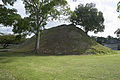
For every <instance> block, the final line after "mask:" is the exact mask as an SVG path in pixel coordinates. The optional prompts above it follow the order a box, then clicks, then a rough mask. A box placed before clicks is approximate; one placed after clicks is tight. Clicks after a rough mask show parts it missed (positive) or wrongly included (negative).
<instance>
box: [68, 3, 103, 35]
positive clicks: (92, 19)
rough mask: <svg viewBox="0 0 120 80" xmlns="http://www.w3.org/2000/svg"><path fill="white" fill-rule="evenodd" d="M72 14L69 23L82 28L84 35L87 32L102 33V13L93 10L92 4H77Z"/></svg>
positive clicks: (93, 5)
mask: <svg viewBox="0 0 120 80" xmlns="http://www.w3.org/2000/svg"><path fill="white" fill-rule="evenodd" d="M74 12H75V14H74V15H71V17H70V21H71V22H72V24H74V25H80V26H82V28H83V29H84V31H85V32H86V33H88V31H94V33H97V32H102V31H103V30H104V29H105V26H104V17H103V13H102V12H101V11H98V9H97V8H95V4H94V3H87V4H86V5H83V4H79V5H78V7H77V8H76V9H75V10H74Z"/></svg>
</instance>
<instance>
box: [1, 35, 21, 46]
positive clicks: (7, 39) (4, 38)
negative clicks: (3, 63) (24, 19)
mask: <svg viewBox="0 0 120 80" xmlns="http://www.w3.org/2000/svg"><path fill="white" fill-rule="evenodd" d="M19 41H20V39H17V38H16V36H15V35H12V34H9V35H0V44H1V46H2V47H3V48H7V47H8V46H9V45H10V44H15V43H17V42H19Z"/></svg>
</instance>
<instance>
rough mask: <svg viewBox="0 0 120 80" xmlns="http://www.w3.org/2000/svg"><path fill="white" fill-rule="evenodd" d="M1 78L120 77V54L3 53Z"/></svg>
mask: <svg viewBox="0 0 120 80" xmlns="http://www.w3.org/2000/svg"><path fill="white" fill-rule="evenodd" d="M0 80H120V54H114V55H101V56H97V55H82V56H79V55H74V56H72V55H71V56H32V55H25V54H22V53H19V54H18V53H3V52H1V53H0Z"/></svg>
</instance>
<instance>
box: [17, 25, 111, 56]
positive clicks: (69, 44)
mask: <svg viewBox="0 0 120 80" xmlns="http://www.w3.org/2000/svg"><path fill="white" fill-rule="evenodd" d="M34 46H35V36H34V37H32V38H31V39H29V40H28V41H26V42H25V43H24V44H22V45H21V46H20V47H19V50H20V51H31V50H33V49H34ZM39 51H40V53H41V54H95V53H107V52H111V50H110V49H109V48H106V47H103V46H102V45H100V44H98V43H96V42H95V41H93V40H92V39H91V38H90V37H89V36H87V35H86V34H85V33H84V32H83V31H82V30H81V29H80V28H77V27H76V26H74V25H61V26H57V27H54V28H51V29H47V30H44V32H43V35H42V38H41V40H40V50H39Z"/></svg>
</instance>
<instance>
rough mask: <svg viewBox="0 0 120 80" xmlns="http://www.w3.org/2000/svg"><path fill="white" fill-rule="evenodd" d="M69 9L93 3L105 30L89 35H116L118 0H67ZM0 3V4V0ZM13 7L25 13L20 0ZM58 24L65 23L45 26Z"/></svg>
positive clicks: (54, 24) (0, 2) (119, 21)
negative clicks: (80, 4) (103, 20)
mask: <svg viewBox="0 0 120 80" xmlns="http://www.w3.org/2000/svg"><path fill="white" fill-rule="evenodd" d="M67 1H68V3H69V5H70V7H71V10H74V9H75V7H77V5H78V4H79V3H82V4H86V3H91V2H92V3H95V4H96V7H97V8H98V10H99V11H102V12H103V14H104V18H105V22H104V24H105V31H104V32H102V33H98V34H93V33H91V32H90V33H89V35H94V36H103V37H107V36H108V35H111V36H114V37H116V35H115V34H114V32H115V30H117V29H118V28H120V25H119V24H120V19H118V15H119V13H117V12H116V7H117V3H118V2H119V1H120V0H77V2H73V0H67ZM0 4H2V1H1V0H0ZM14 7H15V8H16V9H17V10H18V13H19V14H21V16H22V17H24V16H26V15H25V10H24V5H23V4H22V2H21V0H18V2H16V3H15V5H14ZM60 24H65V23H63V22H52V21H51V22H49V23H48V25H47V26H46V28H50V27H54V26H57V25H60ZM0 32H7V33H9V32H11V28H7V29H5V28H0Z"/></svg>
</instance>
